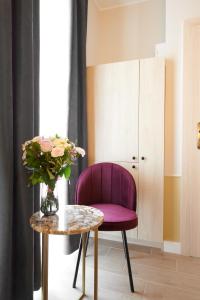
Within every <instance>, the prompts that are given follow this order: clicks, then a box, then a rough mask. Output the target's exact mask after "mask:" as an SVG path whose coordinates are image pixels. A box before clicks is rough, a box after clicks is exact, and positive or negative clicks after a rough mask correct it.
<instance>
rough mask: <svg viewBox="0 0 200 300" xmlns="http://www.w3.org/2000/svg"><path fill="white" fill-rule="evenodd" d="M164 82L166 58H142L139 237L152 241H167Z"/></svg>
mask: <svg viewBox="0 0 200 300" xmlns="http://www.w3.org/2000/svg"><path fill="white" fill-rule="evenodd" d="M164 84H165V63H164V60H163V59H161V58H152V59H144V60H141V61H140V104H139V227H138V238H139V239H140V240H146V241H152V242H162V241H163V180H164V172H163V171H164Z"/></svg>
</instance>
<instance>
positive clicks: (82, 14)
mask: <svg viewBox="0 0 200 300" xmlns="http://www.w3.org/2000/svg"><path fill="white" fill-rule="evenodd" d="M71 7H72V8H71V9H72V18H71V20H72V24H71V68H70V80H69V117H68V137H69V139H71V140H72V141H75V142H76V143H77V145H79V146H80V147H83V148H84V149H85V150H86V152H87V113H86V104H87V103H86V35H87V10H88V1H87V0H73V1H72V4H71ZM86 166H87V157H85V158H84V159H80V160H79V161H78V162H77V163H76V164H75V165H74V166H73V167H72V176H71V178H70V184H69V185H68V203H69V204H74V194H75V186H76V181H77V178H78V176H79V175H80V173H81V172H82V170H83V169H84V168H85V167H86ZM78 244H79V237H77V236H71V237H69V243H67V248H68V250H67V251H68V253H71V252H73V251H74V250H76V249H77V248H78Z"/></svg>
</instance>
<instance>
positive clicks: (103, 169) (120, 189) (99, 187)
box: [73, 163, 138, 292]
mask: <svg viewBox="0 0 200 300" xmlns="http://www.w3.org/2000/svg"><path fill="white" fill-rule="evenodd" d="M75 202H76V204H82V205H89V206H92V207H95V208H98V209H100V210H101V211H102V212H103V213H104V222H103V224H102V225H101V226H100V227H99V230H102V231H121V233H122V240H123V246H124V252H125V257H126V259H127V267H128V274H129V281H130V288H131V291H132V292H134V285H133V279H132V271H131V264H130V258H129V251H128V244H127V238H126V230H129V229H133V228H135V227H137V225H138V218H137V214H136V212H135V211H136V186H135V181H134V179H133V177H132V175H131V174H130V173H129V172H128V171H127V170H126V169H124V168H123V167H121V166H119V165H117V164H114V163H98V164H95V165H92V166H90V167H88V168H87V169H85V170H84V171H83V172H82V173H81V175H80V177H79V179H78V182H77V186H76V195H75ZM88 240H89V234H88V236H87V245H88ZM81 251H82V240H80V245H79V253H78V259H77V264H76V270H75V275H74V281H73V287H76V280H77V275H78V268H79V263H80V257H81Z"/></svg>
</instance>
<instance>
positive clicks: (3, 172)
mask: <svg viewBox="0 0 200 300" xmlns="http://www.w3.org/2000/svg"><path fill="white" fill-rule="evenodd" d="M0 66H1V67H0V104H1V106H0V136H1V146H0V205H1V209H0V241H1V242H0V299H6V300H13V299H15V300H32V299H33V290H34V288H35V289H38V288H39V287H40V245H39V234H36V233H33V230H32V229H31V228H30V225H29V218H30V216H31V215H32V213H33V212H34V211H35V210H38V209H39V189H38V188H37V189H35V188H34V189H33V188H28V187H27V178H26V176H25V172H24V169H23V166H22V161H21V155H22V153H21V144H22V143H23V142H24V141H25V140H27V139H31V138H32V137H33V136H35V135H38V132H39V0H0Z"/></svg>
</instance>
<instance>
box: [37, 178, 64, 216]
mask: <svg viewBox="0 0 200 300" xmlns="http://www.w3.org/2000/svg"><path fill="white" fill-rule="evenodd" d="M58 209H59V203H58V193H57V187H56V185H55V188H54V190H52V189H51V188H49V187H48V186H47V185H46V184H42V189H41V207H40V210H41V212H42V213H43V214H44V215H45V216H53V215H55V214H56V212H57V211H58Z"/></svg>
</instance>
